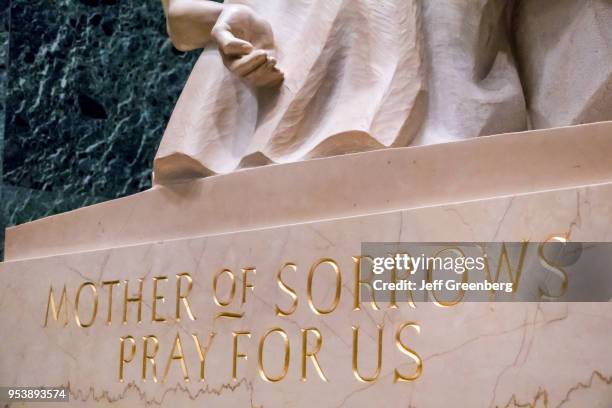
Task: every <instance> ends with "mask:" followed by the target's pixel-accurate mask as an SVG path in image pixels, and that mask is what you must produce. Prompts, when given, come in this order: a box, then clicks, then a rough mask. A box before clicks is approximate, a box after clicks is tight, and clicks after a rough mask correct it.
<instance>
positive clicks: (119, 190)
mask: <svg viewBox="0 0 612 408" xmlns="http://www.w3.org/2000/svg"><path fill="white" fill-rule="evenodd" d="M0 1H2V2H4V3H7V4H6V7H2V10H6V12H5V13H4V14H5V15H8V14H9V12H10V19H9V18H8V16H6V18H5V22H6V23H5V25H6V26H8V25H9V24H8V23H9V22H10V29H8V28H5V30H4V31H3V32H2V34H1V35H2V37H1V38H0V41H2V42H0V48H2V44H4V47H3V49H4V50H8V52H5V53H4V54H2V53H1V52H0V55H2V57H3V60H4V61H7V60H8V61H9V63H8V65H7V64H6V63H5V64H4V69H0V71H1V72H2V74H1V75H2V78H0V80H2V79H3V78H4V76H6V78H7V79H6V81H5V82H3V84H4V86H5V88H6V93H4V92H2V96H4V95H5V100H6V104H5V106H6V122H5V124H6V126H5V129H4V138H3V139H4V141H3V143H2V138H1V137H0V147H1V145H2V144H3V145H4V154H3V165H2V166H0V168H3V174H2V185H1V186H0V193H1V194H2V195H1V198H2V200H1V207H2V208H1V215H2V220H0V221H1V225H0V227H2V230H3V229H4V227H5V226H9V225H15V224H20V223H24V222H27V221H30V220H33V219H37V218H41V217H43V216H47V215H51V214H55V213H59V212H64V211H68V210H71V209H75V208H78V207H82V206H84V205H89V204H93V203H97V202H100V201H105V200H109V199H113V198H116V197H120V196H124V195H129V194H133V193H136V192H138V191H142V190H144V189H147V188H149V187H150V183H151V167H152V160H153V157H154V154H155V151H156V149H157V145H158V143H159V140H160V139H161V136H162V134H163V131H164V128H165V125H166V122H167V121H168V118H169V116H170V113H171V111H172V109H173V107H174V104H175V101H176V99H177V97H178V95H179V94H180V91H181V89H182V87H183V85H184V83H185V80H186V79H187V76H188V74H189V72H190V70H191V67H192V66H193V63H194V62H195V59H196V58H197V56H198V53H197V52H192V53H187V54H183V53H180V52H178V51H177V50H175V49H174V48H173V47H172V45H171V43H170V42H169V40H168V39H167V36H166V32H165V22H164V18H163V10H162V8H161V3H160V1H159V0H10V7H9V5H8V3H9V0H0ZM7 39H10V41H8V48H7ZM0 64H1V63H0ZM6 67H8V69H7V68H6ZM3 106H4V104H3ZM3 123H4V121H3ZM0 156H1V155H0Z"/></svg>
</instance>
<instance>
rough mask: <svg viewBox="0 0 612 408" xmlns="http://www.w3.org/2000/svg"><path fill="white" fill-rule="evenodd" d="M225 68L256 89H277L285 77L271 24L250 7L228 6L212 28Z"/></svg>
mask: <svg viewBox="0 0 612 408" xmlns="http://www.w3.org/2000/svg"><path fill="white" fill-rule="evenodd" d="M212 36H213V38H214V39H215V40H216V41H217V44H218V45H219V52H220V53H221V56H222V58H223V63H224V64H225V66H226V67H227V68H228V69H229V70H230V71H232V72H233V73H234V74H236V75H238V76H239V77H241V78H242V79H244V80H245V81H246V82H248V83H249V84H251V85H253V86H256V87H271V86H278V85H280V84H281V83H282V82H283V79H284V75H283V73H282V72H281V71H280V69H279V68H278V67H277V66H276V59H275V58H274V57H273V55H272V54H273V50H274V35H273V33H272V27H271V26H270V24H269V23H268V22H267V21H265V20H263V19H262V18H261V17H259V16H258V15H257V14H256V13H255V12H254V11H253V10H252V9H251V8H249V7H247V6H243V5H238V4H226V5H224V6H223V11H222V12H221V15H220V16H219V18H218V20H217V23H216V24H215V26H214V27H213V29H212Z"/></svg>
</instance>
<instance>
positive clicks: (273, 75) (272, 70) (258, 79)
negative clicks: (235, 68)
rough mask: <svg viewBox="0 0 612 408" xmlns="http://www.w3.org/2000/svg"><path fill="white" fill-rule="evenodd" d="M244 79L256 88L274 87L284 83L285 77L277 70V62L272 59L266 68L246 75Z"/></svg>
mask: <svg viewBox="0 0 612 408" xmlns="http://www.w3.org/2000/svg"><path fill="white" fill-rule="evenodd" d="M244 79H245V80H246V81H247V82H249V83H250V84H252V85H253V86H256V87H272V86H276V85H279V84H280V83H281V82H283V80H284V75H283V73H282V72H281V71H280V70H279V69H278V68H276V60H274V59H271V60H268V62H267V63H266V64H265V65H264V66H262V67H260V68H258V69H256V70H255V71H253V72H251V73H250V74H248V75H246V76H245V77H244Z"/></svg>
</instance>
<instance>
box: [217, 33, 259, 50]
mask: <svg viewBox="0 0 612 408" xmlns="http://www.w3.org/2000/svg"><path fill="white" fill-rule="evenodd" d="M214 37H215V40H217V44H218V45H219V48H220V49H221V51H222V52H223V54H225V55H226V56H228V57H241V56H243V55H247V54H249V53H250V52H251V51H253V45H252V44H251V43H250V42H248V41H245V40H242V39H240V38H237V37H236V36H235V35H234V34H232V33H231V32H230V31H229V30H227V29H220V30H215V32H214Z"/></svg>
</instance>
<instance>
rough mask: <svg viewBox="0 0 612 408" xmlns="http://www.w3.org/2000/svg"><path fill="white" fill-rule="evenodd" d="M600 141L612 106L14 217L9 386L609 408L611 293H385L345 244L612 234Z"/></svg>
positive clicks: (109, 394) (606, 147)
mask: <svg viewBox="0 0 612 408" xmlns="http://www.w3.org/2000/svg"><path fill="white" fill-rule="evenodd" d="M611 151H612V123H611V122H606V123H597V124H591V125H584V126H577V127H568V128H560V129H550V130H542V131H532V132H524V133H517V134H505V135H499V136H491V137H483V138H478V139H472V140H468V141H464V142H456V143H450V144H443V145H436V146H424V147H412V148H398V149H388V150H381V151H374V152H368V153H359V154H353V155H346V156H340V157H333V158H326V159H319V160H311V161H307V162H301V163H294V164H287V165H276V166H269V167H262V168H255V169H249V170H245V171H241V172H237V173H234V174H231V175H225V176H216V177H212V178H209V179H203V180H198V181H194V182H190V183H186V184H181V185H174V186H156V187H155V188H153V189H152V190H149V191H146V192H143V193H141V194H137V195H134V196H130V197H126V198H123V199H119V200H114V201H110V202H107V203H103V204H99V205H95V206H92V207H87V208H82V209H79V210H76V211H73V212H70V213H66V214H61V215H57V216H53V217H49V218H45V219H42V220H39V221H35V222H32V223H29V224H25V225H21V226H17V227H14V228H11V229H9V230H8V231H7V236H6V260H7V261H6V262H5V263H3V264H1V265H0V279H1V281H2V284H1V285H0V288H1V289H0V291H1V293H0V299H1V300H0V303H1V305H2V307H0V332H2V333H3V335H2V340H3V344H4V348H5V350H6V351H7V353H5V355H4V356H3V358H2V360H1V361H0V384H3V385H6V386H11V385H14V386H42V385H45V386H66V387H68V388H69V390H70V392H71V394H70V400H71V402H70V403H71V404H72V405H74V406H80V407H88V406H126V407H127V406H129V407H133V406H146V405H147V404H148V405H151V404H154V405H155V404H159V405H162V406H170V405H173V404H175V405H178V406H183V407H191V406H193V407H196V406H202V404H204V405H206V404H209V405H210V406H215V407H224V406H227V407H235V406H265V407H284V406H311V405H314V404H317V405H319V406H325V407H328V406H330V407H334V406H350V407H368V408H369V407H372V406H380V404H381V402H382V401H384V402H389V403H391V404H393V403H394V402H395V401H403V404H404V405H408V406H411V407H437V406H466V407H480V406H483V407H484V406H501V407H516V406H533V407H540V406H558V405H561V404H564V406H568V407H569V406H576V407H585V406H605V405H606V404H607V403H608V404H609V403H611V402H612V385H611V384H612V353H610V344H611V343H612V330H610V321H611V319H612V303H609V302H608V303H459V304H457V305H456V306H453V307H439V306H437V305H435V304H433V303H416V304H413V303H410V302H408V301H404V302H400V301H398V303H397V304H396V305H390V304H386V305H380V307H375V305H374V304H372V303H365V302H360V301H359V299H358V298H357V297H356V294H357V293H358V292H359V291H356V290H355V289H356V287H357V288H359V283H358V282H357V283H356V279H355V278H356V275H355V265H356V261H355V257H358V256H359V255H360V253H361V243H362V242H398V241H403V242H459V241H478V242H480V241H482V242H490V241H502V242H514V241H522V240H530V241H544V240H546V239H547V238H549V237H550V236H551V235H552V234H561V235H563V236H565V237H568V238H569V239H570V240H572V241H598V242H610V241H612V227H611V225H612V212H611V210H610V202H612V161H611V160H610V159H609V157H610V152H611ZM513 267H515V265H512V266H511V268H513ZM356 285H357V286H356ZM335 288H338V290H337V291H336V290H335ZM9 351H10V352H9ZM41 406H44V404H43V405H41Z"/></svg>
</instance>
